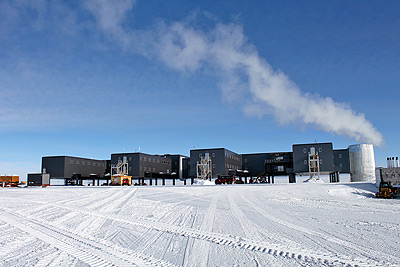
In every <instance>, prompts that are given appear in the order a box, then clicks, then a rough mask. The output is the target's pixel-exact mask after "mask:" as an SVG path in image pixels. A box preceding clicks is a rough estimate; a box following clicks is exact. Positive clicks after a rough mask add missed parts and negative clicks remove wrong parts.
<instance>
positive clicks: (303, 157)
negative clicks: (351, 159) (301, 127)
mask: <svg viewBox="0 0 400 267" xmlns="http://www.w3.org/2000/svg"><path fill="white" fill-rule="evenodd" d="M311 147H314V148H315V152H318V156H319V166H320V172H322V173H323V172H326V173H328V172H333V171H335V166H334V161H333V149H332V143H314V144H296V145H293V168H294V172H295V173H308V171H309V169H308V153H309V152H310V148H311Z"/></svg>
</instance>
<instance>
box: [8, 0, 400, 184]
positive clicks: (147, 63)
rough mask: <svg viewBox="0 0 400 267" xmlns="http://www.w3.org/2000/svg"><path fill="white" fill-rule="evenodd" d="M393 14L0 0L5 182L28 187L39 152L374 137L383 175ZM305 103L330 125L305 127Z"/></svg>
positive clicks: (389, 145) (356, 9)
mask: <svg viewBox="0 0 400 267" xmlns="http://www.w3.org/2000/svg"><path fill="white" fill-rule="evenodd" d="M398 14H400V3H399V2H398V1H385V3H383V2H382V1H284V2H283V3H282V2H281V1H279V2H277V1H252V2H251V4H249V2H248V1H230V2H229V4H228V3H227V2H226V1H201V3H194V2H191V1H140V0H138V1H122V0H118V1H105V0H101V1H11V0H10V1H9V0H5V1H2V2H1V3H0V63H1V64H0V130H1V132H0V147H1V149H0V150H1V153H0V173H1V174H13V173H15V174H19V175H20V176H21V177H23V178H25V177H26V173H28V172H37V171H40V164H41V157H42V156H47V155H72V156H82V157H89V158H98V159H108V158H109V157H110V154H111V153H117V152H121V151H123V150H125V151H136V150H138V148H139V146H140V147H141V151H143V152H145V153H151V154H163V153H179V154H184V155H189V150H190V149H192V148H193V147H196V148H207V147H226V148H228V149H231V150H233V151H235V152H238V153H251V152H274V151H290V150H291V145H292V144H293V143H309V142H314V141H315V140H317V141H318V142H333V144H334V148H347V146H348V145H350V144H354V143H358V142H365V141H371V140H375V141H374V142H375V144H376V145H379V146H380V147H378V146H375V156H376V162H377V165H380V166H385V165H386V157H388V156H396V155H399V154H398V151H399V144H398V138H397V135H398V134H397V133H398V132H399V125H400V123H399V116H398V114H399V109H400V107H399V104H398V100H399V99H400V90H399V84H400V52H399V43H400V31H399V28H400V17H399V16H398ZM185 38H186V39H185ZM185 42H186V43H185ZM168 45H169V48H168V47H167V46H168ZM185 49H186V50H185ZM225 52H226V53H227V55H226V56H225V54H224V53H225ZM222 54H224V56H221V55H222ZM250 59H252V60H250ZM257 60H258V61H257ZM256 61H257V62H256ZM260 62H261V63H260ZM268 70H271V72H270V73H269V74H271V76H269V78H268V79H266V80H262V81H261V82H260V81H259V80H258V78H259V77H258V76H257V75H258V74H260V73H261V74H260V76H262V75H264V76H263V77H265V75H266V74H267V73H268ZM283 74H284V75H283ZM267 76H268V75H267ZM272 80H273V81H274V82H275V83H274V84H275V85H276V84H278V87H279V88H278V89H276V92H277V94H276V95H272V96H270V95H269V93H270V92H272V91H274V88H275V87H274V86H272V87H271V88H270V89H268V88H267V89H266V88H264V87H263V85H266V84H269V82H270V81H272ZM279 92H281V94H280V93H279ZM293 92H300V93H299V96H300V97H298V98H297V100H298V101H299V102H302V103H299V104H293V105H292V103H296V101H295V100H296V98H295V97H291V95H294V94H295V93H293ZM292 93H293V94H292ZM286 96H287V97H286ZM276 97H278V98H279V99H280V101H281V102H282V104H280V105H279V107H274V106H273V102H274V99H276ZM327 98H330V99H331V100H329V99H328V100H327ZM314 102H315V103H316V104H315V103H314ZM307 103H309V104H315V109H314V111H315V112H317V113H321V112H322V113H325V112H326V113H327V114H330V112H328V111H327V110H331V111H332V114H331V115H329V116H328V117H327V118H326V120H325V117H323V118H322V119H321V118H318V117H312V118H309V119H304V116H302V115H301V114H302V113H301V112H303V111H304V108H301V106H302V105H303V104H304V105H305V104H307ZM329 103H330V104H332V109H328V108H327V107H328V106H329V105H330V104H329ZM337 103H340V104H337ZM286 104H287V108H283V107H286V106H285V105H286ZM336 104H337V105H338V106H336ZM292 106H296V108H295V109H293V110H292V109H291V107H292ZM343 110H345V111H348V112H344V113H343V114H345V115H343V116H342V113H341V111H343ZM350 113H351V114H350ZM361 114H364V115H361ZM364 118H365V119H364ZM309 121H311V122H309ZM324 122H327V123H326V125H324ZM340 122H342V123H343V124H347V125H349V126H348V127H350V126H351V127H350V128H349V129H347V126H346V127H344V128H343V126H341V125H337V127H336V126H335V127H336V128H332V129H331V128H330V126H329V125H336V124H340ZM357 129H361V130H360V132H361V133H362V134H361V135H360V136H359V133H358V130H357ZM380 134H381V135H382V136H383V138H384V141H382V140H383V139H382V140H380V137H379V136H380ZM355 136H356V137H355ZM357 136H359V137H357ZM357 138H358V139H357ZM381 141H382V142H381Z"/></svg>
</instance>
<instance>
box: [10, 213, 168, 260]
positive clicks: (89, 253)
mask: <svg viewBox="0 0 400 267" xmlns="http://www.w3.org/2000/svg"><path fill="white" fill-rule="evenodd" d="M2 210H3V211H4V212H5V213H7V215H8V216H7V217H6V219H5V220H6V221H7V222H8V223H10V224H12V225H14V226H15V227H17V228H18V229H20V230H22V231H24V232H27V233H29V234H30V235H32V236H34V237H36V238H38V239H40V240H42V241H44V242H45V243H48V244H50V245H52V246H54V247H56V248H58V249H59V250H61V251H63V252H66V253H67V254H69V255H71V256H73V257H75V258H77V259H79V260H80V261H82V262H84V263H86V264H89V265H91V266H132V265H133V266H175V265H173V264H171V263H169V262H165V261H162V260H156V259H153V258H151V257H147V256H143V255H139V254H137V253H134V252H132V251H130V250H126V249H123V248H121V247H118V246H116V245H114V244H109V243H107V242H104V241H103V242H100V241H99V240H92V239H89V238H87V237H82V236H80V235H78V234H76V233H72V232H70V231H68V230H66V229H58V228H57V227H55V226H50V225H49V224H45V222H41V221H39V220H35V219H29V218H25V217H24V216H22V215H19V214H16V213H14V212H10V211H6V210H4V209H2Z"/></svg>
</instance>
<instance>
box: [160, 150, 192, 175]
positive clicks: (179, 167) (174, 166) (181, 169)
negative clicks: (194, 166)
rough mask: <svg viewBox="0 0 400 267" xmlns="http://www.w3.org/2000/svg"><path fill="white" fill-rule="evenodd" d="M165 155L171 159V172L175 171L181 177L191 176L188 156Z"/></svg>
mask: <svg viewBox="0 0 400 267" xmlns="http://www.w3.org/2000/svg"><path fill="white" fill-rule="evenodd" d="M163 156H164V157H167V158H169V159H171V171H172V172H171V173H175V174H176V175H177V177H178V178H179V179H182V178H188V177H189V165H188V162H189V158H188V157H186V156H183V155H171V154H165V155H163Z"/></svg>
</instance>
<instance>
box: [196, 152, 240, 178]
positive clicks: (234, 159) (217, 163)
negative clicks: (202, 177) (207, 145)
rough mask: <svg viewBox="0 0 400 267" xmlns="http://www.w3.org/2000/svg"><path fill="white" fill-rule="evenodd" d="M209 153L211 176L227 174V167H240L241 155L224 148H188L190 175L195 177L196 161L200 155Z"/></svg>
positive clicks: (236, 168)
mask: <svg viewBox="0 0 400 267" xmlns="http://www.w3.org/2000/svg"><path fill="white" fill-rule="evenodd" d="M205 153H209V154H210V157H211V164H212V176H213V177H214V178H215V177H218V175H227V174H228V173H229V169H232V170H238V169H241V168H242V156H241V155H239V154H237V153H235V152H232V151H230V150H228V149H225V148H211V149H194V150H190V176H193V177H196V175H197V173H196V168H197V162H198V161H200V156H203V157H204V155H205Z"/></svg>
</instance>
